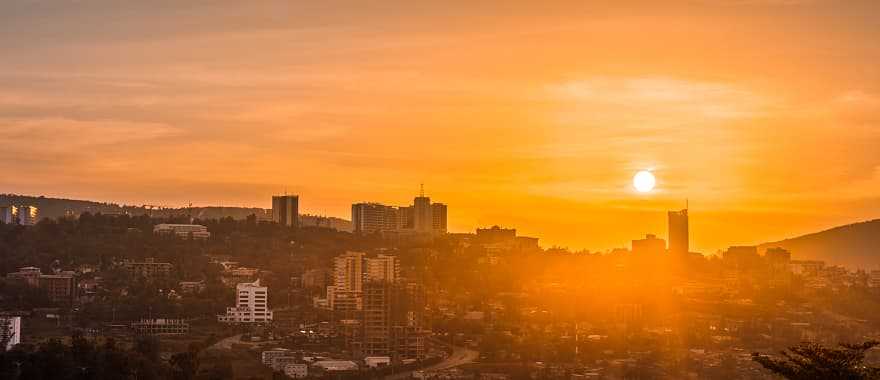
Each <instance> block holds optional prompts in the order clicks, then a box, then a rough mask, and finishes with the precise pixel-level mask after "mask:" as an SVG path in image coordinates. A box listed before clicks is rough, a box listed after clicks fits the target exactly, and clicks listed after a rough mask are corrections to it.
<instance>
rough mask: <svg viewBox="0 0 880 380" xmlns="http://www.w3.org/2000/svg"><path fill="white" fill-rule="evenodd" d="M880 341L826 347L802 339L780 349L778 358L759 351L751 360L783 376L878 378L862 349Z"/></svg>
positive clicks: (797, 378)
mask: <svg viewBox="0 0 880 380" xmlns="http://www.w3.org/2000/svg"><path fill="white" fill-rule="evenodd" d="M878 345H880V342H877V341H869V342H865V343H862V344H841V345H840V347H838V348H827V347H824V346H822V345H821V344H818V343H810V342H805V343H801V344H798V345H796V346H794V347H790V348H789V349H788V350H783V351H782V352H780V355H781V356H782V358H774V357H771V356H768V355H762V354H759V353H757V352H756V353H753V354H752V360H754V361H756V362H758V364H760V365H761V366H763V367H764V368H766V369H768V370H770V371H771V372H773V373H775V374H777V375H780V376H782V377H784V378H786V379H792V380H801V379H804V380H806V379H840V380H862V379H880V368H877V367H869V366H868V365H866V364H865V363H864V361H865V353H866V352H867V351H868V350H870V349H872V348H874V347H876V346H878Z"/></svg>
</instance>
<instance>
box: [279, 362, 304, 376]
mask: <svg viewBox="0 0 880 380" xmlns="http://www.w3.org/2000/svg"><path fill="white" fill-rule="evenodd" d="M284 374H285V375H286V376H287V377H290V378H292V379H305V378H306V377H308V376H309V366H308V365H307V364H305V363H298V364H288V365H286V366H284Z"/></svg>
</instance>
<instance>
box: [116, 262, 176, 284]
mask: <svg viewBox="0 0 880 380" xmlns="http://www.w3.org/2000/svg"><path fill="white" fill-rule="evenodd" d="M122 269H125V270H126V271H127V272H128V274H129V275H131V276H132V277H143V278H146V279H147V280H158V279H162V278H167V277H168V276H170V275H171V271H172V270H174V265H172V264H171V263H163V262H158V261H156V259H154V258H152V257H148V258H146V259H144V261H133V260H125V261H123V262H122Z"/></svg>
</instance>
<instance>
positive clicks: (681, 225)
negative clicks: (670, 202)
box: [668, 209, 690, 255]
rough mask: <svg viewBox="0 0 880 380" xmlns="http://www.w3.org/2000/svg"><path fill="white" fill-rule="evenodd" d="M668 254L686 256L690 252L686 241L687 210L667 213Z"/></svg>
mask: <svg viewBox="0 0 880 380" xmlns="http://www.w3.org/2000/svg"><path fill="white" fill-rule="evenodd" d="M668 217H669V220H668V228H669V236H668V238H669V253H672V254H679V255H686V254H688V253H689V252H690V243H689V240H688V210H687V209H684V210H681V211H669V213H668Z"/></svg>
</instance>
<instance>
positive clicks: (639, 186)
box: [633, 170, 657, 193]
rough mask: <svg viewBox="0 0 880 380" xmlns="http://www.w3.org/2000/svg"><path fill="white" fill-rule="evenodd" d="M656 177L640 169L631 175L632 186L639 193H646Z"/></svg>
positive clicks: (654, 182)
mask: <svg viewBox="0 0 880 380" xmlns="http://www.w3.org/2000/svg"><path fill="white" fill-rule="evenodd" d="M656 184H657V179H655V178H654V174H652V173H651V172H649V171H647V170H641V171H639V172H638V173H636V175H635V176H634V177H633V187H634V188H635V189H636V191H638V192H640V193H647V192H649V191H651V190H653V189H654V185H656Z"/></svg>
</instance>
